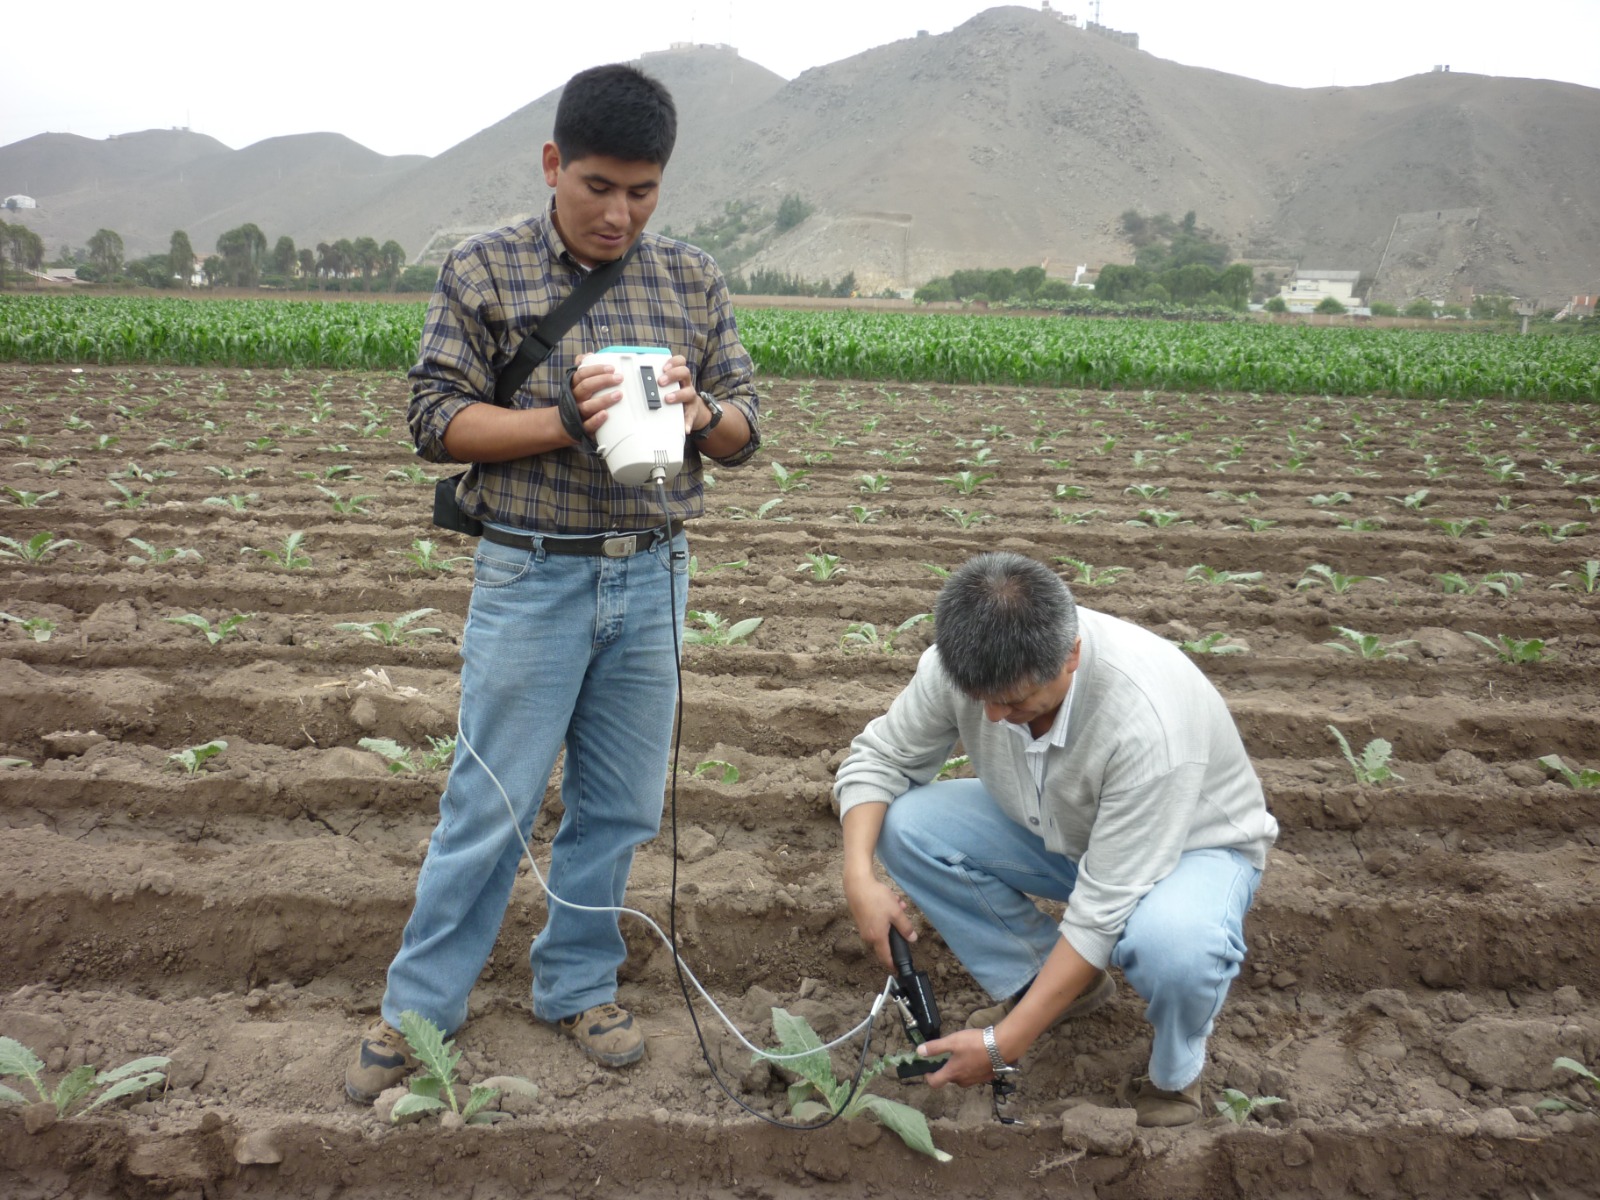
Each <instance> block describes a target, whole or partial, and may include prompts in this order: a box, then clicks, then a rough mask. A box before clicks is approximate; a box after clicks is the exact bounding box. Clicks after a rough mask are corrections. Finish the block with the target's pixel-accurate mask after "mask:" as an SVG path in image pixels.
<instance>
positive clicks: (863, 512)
mask: <svg viewBox="0 0 1600 1200" xmlns="http://www.w3.org/2000/svg"><path fill="white" fill-rule="evenodd" d="M845 515H846V516H848V517H849V518H850V519H851V520H852V521H854V522H855V523H856V524H857V525H876V524H877V523H878V518H879V517H881V516H883V509H881V508H868V507H867V506H866V505H865V504H852V505H850V507H849V508H847V509H845Z"/></svg>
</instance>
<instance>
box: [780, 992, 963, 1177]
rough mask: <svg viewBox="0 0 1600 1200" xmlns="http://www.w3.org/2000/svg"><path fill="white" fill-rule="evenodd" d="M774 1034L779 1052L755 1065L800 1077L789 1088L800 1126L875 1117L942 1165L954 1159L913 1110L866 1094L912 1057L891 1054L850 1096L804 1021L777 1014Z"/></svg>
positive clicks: (791, 1109)
mask: <svg viewBox="0 0 1600 1200" xmlns="http://www.w3.org/2000/svg"><path fill="white" fill-rule="evenodd" d="M772 1032H773V1035H774V1036H775V1037H776V1038H777V1039H778V1046H777V1048H776V1049H775V1050H773V1051H772V1052H770V1053H762V1052H759V1051H758V1052H757V1053H756V1054H754V1055H752V1061H754V1062H768V1063H772V1064H773V1065H774V1066H776V1067H778V1068H779V1069H780V1070H783V1071H787V1072H790V1073H792V1074H794V1075H797V1076H799V1079H798V1080H796V1082H794V1083H793V1084H791V1085H790V1086H789V1095H788V1099H789V1112H790V1113H791V1114H792V1115H793V1117H794V1118H795V1120H797V1121H814V1120H816V1119H817V1118H819V1117H838V1118H839V1119H840V1120H844V1121H852V1120H854V1119H856V1118H857V1117H859V1116H862V1115H864V1114H868V1113H870V1114H871V1115H872V1116H873V1117H874V1118H876V1120H877V1121H878V1123H879V1124H880V1125H882V1126H883V1127H884V1128H886V1129H888V1130H889V1131H890V1132H891V1133H894V1134H895V1135H896V1136H898V1137H899V1138H900V1140H901V1141H903V1142H904V1143H905V1144H906V1145H907V1146H909V1147H910V1148H911V1149H913V1150H916V1151H918V1152H919V1153H921V1154H926V1155H929V1156H930V1157H932V1158H935V1159H937V1160H938V1161H939V1162H949V1161H950V1155H949V1154H947V1153H945V1152H944V1151H943V1150H940V1149H939V1148H938V1147H937V1146H935V1145H934V1144H933V1134H932V1132H931V1131H930V1130H929V1129H928V1119H927V1117H925V1116H923V1115H922V1113H921V1112H919V1111H918V1110H917V1109H914V1108H912V1107H911V1106H910V1105H909V1104H901V1103H900V1102H899V1101H898V1100H890V1099H889V1098H888V1097H886V1096H878V1095H874V1094H873V1093H872V1092H869V1091H867V1090H866V1084H867V1082H868V1081H869V1080H871V1079H873V1078H874V1077H876V1076H877V1075H878V1074H879V1073H880V1072H882V1071H883V1070H884V1069H885V1068H887V1067H891V1066H897V1065H898V1064H900V1063H902V1062H910V1061H912V1060H913V1059H914V1058H915V1055H913V1054H889V1055H885V1056H884V1057H883V1058H880V1059H879V1060H878V1061H877V1062H875V1063H873V1064H872V1066H870V1067H868V1068H867V1069H866V1070H865V1071H863V1072H862V1073H861V1086H860V1087H859V1088H857V1089H856V1090H855V1094H854V1095H851V1085H850V1083H849V1082H848V1081H843V1082H842V1081H840V1080H839V1079H837V1078H835V1076H834V1073H833V1062H832V1060H831V1059H830V1058H829V1057H828V1052H827V1051H826V1050H824V1049H823V1048H822V1039H821V1038H819V1037H817V1035H816V1033H815V1032H814V1031H813V1030H812V1028H811V1025H810V1023H809V1022H807V1021H806V1019H805V1018H804V1017H800V1016H794V1015H791V1014H790V1013H788V1012H786V1011H785V1010H783V1009H781V1008H774V1009H773V1010H772Z"/></svg>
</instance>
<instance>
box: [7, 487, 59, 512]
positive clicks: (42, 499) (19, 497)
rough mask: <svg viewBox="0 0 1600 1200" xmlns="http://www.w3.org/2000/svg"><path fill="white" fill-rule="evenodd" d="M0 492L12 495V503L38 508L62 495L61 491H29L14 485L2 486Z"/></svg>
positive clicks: (22, 506) (23, 506)
mask: <svg viewBox="0 0 1600 1200" xmlns="http://www.w3.org/2000/svg"><path fill="white" fill-rule="evenodd" d="M0 492H4V493H5V494H6V495H8V496H10V497H11V500H12V503H14V504H16V505H17V506H19V507H21V508H38V507H40V506H41V505H43V504H46V503H48V502H49V501H51V500H54V499H55V498H56V497H57V496H59V495H61V493H60V492H29V491H25V490H23V489H22V488H14V487H7V488H0Z"/></svg>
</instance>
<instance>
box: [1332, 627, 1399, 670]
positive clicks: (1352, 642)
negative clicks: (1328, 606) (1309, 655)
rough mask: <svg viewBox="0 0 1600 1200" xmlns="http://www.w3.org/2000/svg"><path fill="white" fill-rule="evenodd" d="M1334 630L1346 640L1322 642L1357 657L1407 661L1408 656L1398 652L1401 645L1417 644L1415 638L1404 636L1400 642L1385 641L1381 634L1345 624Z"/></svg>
mask: <svg viewBox="0 0 1600 1200" xmlns="http://www.w3.org/2000/svg"><path fill="white" fill-rule="evenodd" d="M1333 630H1334V632H1335V633H1337V634H1338V635H1339V636H1340V637H1341V638H1344V639H1345V640H1344V641H1342V642H1341V641H1328V642H1323V643H1322V644H1323V645H1324V646H1332V647H1333V648H1334V649H1335V650H1341V651H1343V652H1344V653H1346V654H1354V655H1355V656H1356V657H1357V658H1369V659H1377V658H1392V659H1394V660H1395V661H1396V662H1405V661H1406V656H1405V655H1404V654H1400V653H1398V651H1399V648H1400V647H1401V646H1414V645H1416V639H1415V638H1402V639H1401V640H1400V641H1398V642H1385V641H1384V640H1383V639H1382V635H1380V634H1376V633H1362V632H1361V631H1360V630H1358V629H1351V628H1349V627H1348V626H1344V625H1335V626H1334V627H1333Z"/></svg>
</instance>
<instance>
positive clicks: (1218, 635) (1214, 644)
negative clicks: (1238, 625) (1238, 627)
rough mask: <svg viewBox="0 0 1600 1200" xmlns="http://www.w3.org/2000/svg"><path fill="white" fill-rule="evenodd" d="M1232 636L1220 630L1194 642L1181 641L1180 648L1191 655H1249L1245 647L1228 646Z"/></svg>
mask: <svg viewBox="0 0 1600 1200" xmlns="http://www.w3.org/2000/svg"><path fill="white" fill-rule="evenodd" d="M1231 636H1232V635H1231V634H1228V633H1225V632H1223V631H1222V630H1220V629H1219V630H1216V631H1214V632H1212V633H1208V634H1206V635H1205V637H1203V638H1199V639H1196V640H1194V641H1180V642H1179V643H1178V648H1179V649H1180V650H1185V651H1187V652H1188V653H1190V654H1248V653H1249V651H1248V650H1246V649H1245V648H1244V647H1243V646H1234V645H1229V644H1227V641H1228V638H1229V637H1231Z"/></svg>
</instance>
